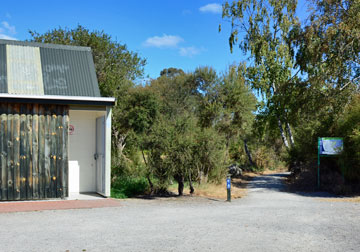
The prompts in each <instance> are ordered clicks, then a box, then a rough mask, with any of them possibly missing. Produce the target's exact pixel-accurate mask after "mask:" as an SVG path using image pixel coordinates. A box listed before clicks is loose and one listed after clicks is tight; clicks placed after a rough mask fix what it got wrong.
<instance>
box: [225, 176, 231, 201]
mask: <svg viewBox="0 0 360 252" xmlns="http://www.w3.org/2000/svg"><path fill="white" fill-rule="evenodd" d="M226 189H227V201H228V202H231V175H227V178H226Z"/></svg>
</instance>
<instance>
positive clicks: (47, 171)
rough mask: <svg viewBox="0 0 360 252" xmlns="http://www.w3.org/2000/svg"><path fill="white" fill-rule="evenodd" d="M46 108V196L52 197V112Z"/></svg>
mask: <svg viewBox="0 0 360 252" xmlns="http://www.w3.org/2000/svg"><path fill="white" fill-rule="evenodd" d="M44 110H45V125H44V126H45V127H44V135H45V146H44V154H45V155H44V156H45V162H44V164H45V165H44V168H45V169H44V172H45V175H44V180H45V198H50V179H51V177H50V155H51V154H50V145H51V141H50V121H51V114H50V109H49V107H44Z"/></svg>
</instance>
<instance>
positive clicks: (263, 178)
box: [233, 172, 358, 199]
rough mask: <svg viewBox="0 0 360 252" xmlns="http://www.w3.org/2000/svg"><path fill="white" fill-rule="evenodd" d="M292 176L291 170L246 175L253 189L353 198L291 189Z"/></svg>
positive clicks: (248, 184)
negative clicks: (252, 175)
mask: <svg viewBox="0 0 360 252" xmlns="http://www.w3.org/2000/svg"><path fill="white" fill-rule="evenodd" d="M289 176H290V172H285V173H275V174H268V175H259V176H257V177H253V178H250V177H246V178H245V181H247V182H246V183H247V188H248V189H249V191H250V193H251V191H279V192H287V193H292V194H297V195H300V196H303V197H312V198H329V199H331V198H333V199H348V198H349V199H351V198H353V196H350V197H348V196H341V195H335V194H332V193H329V192H325V191H321V190H319V191H297V190H290V188H289V186H288V184H287V183H286V182H287V179H288V178H289ZM233 186H237V187H240V186H243V183H233ZM354 196H358V195H354Z"/></svg>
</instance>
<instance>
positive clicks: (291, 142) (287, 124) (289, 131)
mask: <svg viewBox="0 0 360 252" xmlns="http://www.w3.org/2000/svg"><path fill="white" fill-rule="evenodd" d="M286 130H287V133H288V135H289V138H290V144H291V146H294V144H295V142H294V137H293V135H292V132H291V128H290V125H289V123H288V122H287V123H286Z"/></svg>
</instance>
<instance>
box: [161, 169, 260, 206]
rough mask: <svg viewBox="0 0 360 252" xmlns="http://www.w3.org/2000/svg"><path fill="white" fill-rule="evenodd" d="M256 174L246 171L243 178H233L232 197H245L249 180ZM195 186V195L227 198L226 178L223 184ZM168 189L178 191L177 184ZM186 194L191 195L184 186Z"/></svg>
mask: <svg viewBox="0 0 360 252" xmlns="http://www.w3.org/2000/svg"><path fill="white" fill-rule="evenodd" d="M255 176H257V174H255V173H244V174H243V176H241V178H233V179H232V181H231V198H232V199H237V198H241V197H244V196H245V195H246V194H247V190H246V186H247V184H248V182H249V181H250V180H251V179H252V178H253V177H255ZM194 188H195V192H194V194H193V195H194V196H199V197H205V198H211V199H223V200H226V198H227V190H226V181H225V180H224V181H223V182H222V183H221V184H210V183H206V184H201V185H198V184H196V185H194ZM168 190H169V191H171V192H173V193H177V184H174V185H172V186H171V187H170V188H169V189H168ZM184 195H190V193H189V188H188V187H185V188H184Z"/></svg>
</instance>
